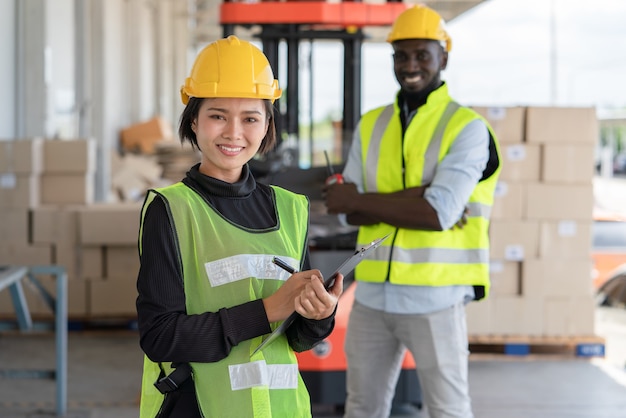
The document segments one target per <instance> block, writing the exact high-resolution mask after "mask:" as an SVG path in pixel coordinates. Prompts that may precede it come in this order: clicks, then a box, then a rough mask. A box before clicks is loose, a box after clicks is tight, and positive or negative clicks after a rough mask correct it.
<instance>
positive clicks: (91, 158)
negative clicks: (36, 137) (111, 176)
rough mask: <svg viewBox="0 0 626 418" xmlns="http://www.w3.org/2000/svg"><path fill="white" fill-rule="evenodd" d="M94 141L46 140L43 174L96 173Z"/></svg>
mask: <svg viewBox="0 0 626 418" xmlns="http://www.w3.org/2000/svg"><path fill="white" fill-rule="evenodd" d="M96 150H97V149H96V141H94V140H91V139H75V140H47V141H45V142H44V147H43V152H44V163H43V167H44V172H45V173H47V174H85V173H93V172H95V171H96Z"/></svg>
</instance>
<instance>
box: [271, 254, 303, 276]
mask: <svg viewBox="0 0 626 418" xmlns="http://www.w3.org/2000/svg"><path fill="white" fill-rule="evenodd" d="M272 263H274V264H276V265H277V266H278V267H280V268H281V269H283V270H285V271H286V272H287V273H290V274H295V273H297V272H298V270H296V269H294V268H293V267H291V266H290V265H289V264H287V263H285V262H284V261H283V260H281V259H280V258H278V257H274V258H272Z"/></svg>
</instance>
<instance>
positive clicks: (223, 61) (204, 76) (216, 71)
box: [180, 35, 282, 104]
mask: <svg viewBox="0 0 626 418" xmlns="http://www.w3.org/2000/svg"><path fill="white" fill-rule="evenodd" d="M281 94H282V90H281V89H280V88H278V80H276V79H274V73H273V72H272V67H271V66H270V63H269V61H268V60H267V57H266V56H265V54H263V52H262V51H261V50H260V49H259V48H257V47H256V46H254V45H252V44H251V43H250V42H247V41H244V40H241V39H239V38H237V37H236V36H234V35H231V36H229V37H228V38H225V39H220V40H218V41H215V42H212V43H210V44H209V45H207V46H206V47H204V49H202V51H200V53H199V54H198V56H197V57H196V61H195V62H194V64H193V67H192V68H191V75H190V76H189V77H187V79H186V80H185V85H184V86H182V87H181V89H180V96H181V99H182V101H183V104H187V103H188V102H189V98H190V97H201V98H209V97H238V98H247V99H269V100H271V101H272V103H273V102H274V100H276V99H278V98H279V97H280V96H281Z"/></svg>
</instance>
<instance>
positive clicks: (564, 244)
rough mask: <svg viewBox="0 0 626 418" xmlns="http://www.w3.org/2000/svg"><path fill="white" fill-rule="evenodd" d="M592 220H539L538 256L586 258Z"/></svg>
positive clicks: (588, 251) (589, 255)
mask: <svg viewBox="0 0 626 418" xmlns="http://www.w3.org/2000/svg"><path fill="white" fill-rule="evenodd" d="M592 227H593V222H592V221H569V220H565V221H541V222H540V226H539V258H546V259H580V258H582V259H587V258H589V257H591V242H592V236H593V234H592Z"/></svg>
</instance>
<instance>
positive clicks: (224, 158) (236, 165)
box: [192, 98, 269, 183]
mask: <svg viewBox="0 0 626 418" xmlns="http://www.w3.org/2000/svg"><path fill="white" fill-rule="evenodd" d="M268 126H269V119H268V114H267V112H266V107H265V104H264V102H263V100H262V99H241V98H213V99H205V100H204V102H203V103H202V105H201V106H200V110H199V112H198V116H197V118H196V119H195V120H194V121H193V123H192V129H193V131H194V133H195V134H196V138H197V141H198V147H199V148H200V152H201V154H202V159H201V161H200V172H201V173H203V174H206V175H208V176H211V177H215V178H217V179H220V180H222V181H225V182H228V183H234V182H236V181H238V180H239V178H240V176H241V171H242V168H243V166H244V165H245V164H246V163H247V162H248V161H250V160H251V159H252V158H253V157H254V156H255V154H256V153H257V151H258V150H259V147H260V146H261V142H262V141H263V138H264V137H265V134H266V133H267V129H268Z"/></svg>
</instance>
